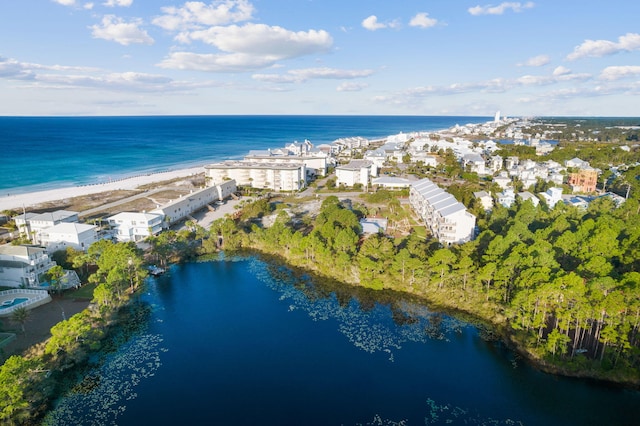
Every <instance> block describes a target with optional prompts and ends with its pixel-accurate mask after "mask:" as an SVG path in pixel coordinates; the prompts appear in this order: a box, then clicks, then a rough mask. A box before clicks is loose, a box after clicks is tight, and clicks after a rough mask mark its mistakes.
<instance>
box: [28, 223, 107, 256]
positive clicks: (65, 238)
mask: <svg viewBox="0 0 640 426" xmlns="http://www.w3.org/2000/svg"><path fill="white" fill-rule="evenodd" d="M98 239H99V236H98V227H97V226H95V225H89V224H86V223H77V222H74V223H66V222H65V223H59V224H57V225H55V226H52V227H50V228H47V229H44V230H42V232H41V234H40V244H41V245H42V246H44V247H46V249H47V252H49V253H54V252H56V251H58V250H66V249H67V247H72V248H74V249H75V250H82V251H86V250H87V249H88V248H89V246H90V245H91V244H93V243H95V242H96V241H98Z"/></svg>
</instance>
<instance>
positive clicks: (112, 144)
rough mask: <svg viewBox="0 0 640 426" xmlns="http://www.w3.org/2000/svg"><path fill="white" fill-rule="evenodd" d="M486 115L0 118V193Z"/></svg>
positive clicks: (449, 124) (391, 132)
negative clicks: (305, 141) (1, 157)
mask: <svg viewBox="0 0 640 426" xmlns="http://www.w3.org/2000/svg"><path fill="white" fill-rule="evenodd" d="M489 120H491V117H463V116H147V117H0V150H1V151H0V152H1V153H2V155H3V158H4V160H3V161H2V163H1V164H2V166H0V193H2V194H3V195H4V194H5V193H6V194H10V193H11V194H15V193H25V192H31V191H40V190H46V189H54V188H62V187H69V186H77V185H88V184H96V183H102V182H108V181H110V180H114V179H121V178H125V177H130V176H134V175H137V174H147V173H153V172H160V171H166V170H174V169H181V168H187V167H194V166H200V165H205V164H208V163H212V162H216V161H221V160H225V159H238V158H242V157H243V156H244V155H245V154H247V153H248V151H249V150H251V149H267V148H279V147H284V146H285V145H286V144H289V143H291V142H294V141H303V140H305V139H308V140H310V141H311V142H312V143H313V144H314V145H319V144H322V143H330V142H332V141H334V140H336V139H338V138H343V137H352V136H362V137H365V138H370V139H376V138H383V137H385V136H389V135H394V134H398V133H400V132H405V133H408V132H414V131H434V130H442V129H446V128H449V127H452V126H454V125H456V124H460V125H464V124H468V123H483V122H486V121H489Z"/></svg>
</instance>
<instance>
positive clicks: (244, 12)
mask: <svg viewBox="0 0 640 426" xmlns="http://www.w3.org/2000/svg"><path fill="white" fill-rule="evenodd" d="M161 10H162V12H164V15H161V16H158V17H157V18H155V19H154V20H153V23H154V24H155V25H157V26H159V27H161V28H164V29H165V30H168V31H178V30H188V29H202V28H204V27H205V26H214V25H225V24H232V23H237V22H243V21H248V20H250V19H252V17H253V13H254V12H255V9H254V7H253V5H252V4H251V3H249V2H248V1H247V0H218V1H213V2H211V4H209V5H207V4H205V3H202V2H199V1H190V2H186V3H185V4H184V5H183V6H182V7H173V6H170V7H163V8H161Z"/></svg>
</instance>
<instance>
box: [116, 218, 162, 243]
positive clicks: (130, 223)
mask: <svg viewBox="0 0 640 426" xmlns="http://www.w3.org/2000/svg"><path fill="white" fill-rule="evenodd" d="M108 221H109V225H110V226H111V228H112V229H113V230H114V233H115V235H114V237H115V238H116V239H117V240H118V241H141V240H143V239H145V238H147V237H148V236H150V235H157V234H158V233H160V231H162V224H163V222H164V215H162V214H160V213H135V212H122V213H118V214H116V215H114V216H111V217H109V218H108Z"/></svg>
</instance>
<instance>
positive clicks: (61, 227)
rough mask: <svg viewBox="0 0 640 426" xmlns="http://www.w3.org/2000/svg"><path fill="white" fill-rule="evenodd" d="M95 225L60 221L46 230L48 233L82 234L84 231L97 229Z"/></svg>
mask: <svg viewBox="0 0 640 426" xmlns="http://www.w3.org/2000/svg"><path fill="white" fill-rule="evenodd" d="M96 228H97V227H96V226H95V225H88V224H86V223H78V222H73V223H66V222H63V223H59V224H57V225H55V226H52V227H51V228H47V229H46V230H45V232H46V233H48V234H82V233H83V232H87V231H89V230H91V229H96Z"/></svg>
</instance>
